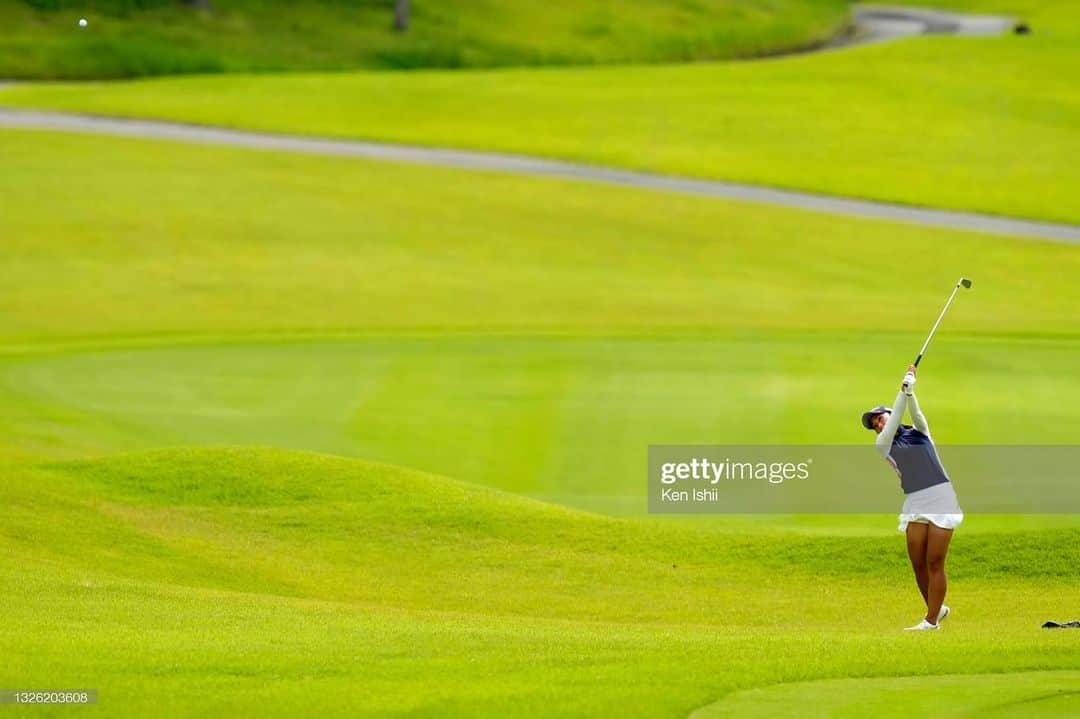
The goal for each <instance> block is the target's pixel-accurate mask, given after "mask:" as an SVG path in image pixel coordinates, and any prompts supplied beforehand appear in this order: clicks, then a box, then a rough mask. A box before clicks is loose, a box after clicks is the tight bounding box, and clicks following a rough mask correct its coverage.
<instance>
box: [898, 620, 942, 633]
mask: <svg viewBox="0 0 1080 719" xmlns="http://www.w3.org/2000/svg"><path fill="white" fill-rule="evenodd" d="M940 628H941V627H940V626H938V625H937V624H931V623H930V622H928V621H926V620H925V619H924V620H922V621H921V622H919V623H918V624H916V625H915V626H913V627H904V631H905V632H922V631H925V630H927V629H940Z"/></svg>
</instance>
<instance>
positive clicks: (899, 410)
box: [874, 390, 907, 457]
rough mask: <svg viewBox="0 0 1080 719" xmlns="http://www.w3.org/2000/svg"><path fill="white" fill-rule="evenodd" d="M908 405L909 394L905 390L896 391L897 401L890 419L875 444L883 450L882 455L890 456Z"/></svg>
mask: <svg viewBox="0 0 1080 719" xmlns="http://www.w3.org/2000/svg"><path fill="white" fill-rule="evenodd" d="M905 407H907V395H906V394H904V390H900V391H899V392H897V393H896V401H895V402H893V408H892V414H890V415H889V419H888V420H886V422H885V427H884V429H882V430H881V434H879V435H878V436H877V439H876V440H875V441H874V444H876V445H877V449H878V452H881V456H882V457H888V456H889V450H890V449H892V441H893V437H895V436H896V430H897V429H899V427H900V422H901V421H902V420H903V419H904V408H905Z"/></svg>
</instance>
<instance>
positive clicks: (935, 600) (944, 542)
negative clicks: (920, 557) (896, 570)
mask: <svg viewBox="0 0 1080 719" xmlns="http://www.w3.org/2000/svg"><path fill="white" fill-rule="evenodd" d="M926 527H927V530H926V571H927V573H928V574H929V575H930V582H929V588H928V591H927V597H926V621H928V622H930V623H931V624H937V616H938V612H940V611H941V604H942V602H944V601H945V589H946V581H945V555H947V554H948V553H949V540H950V539H952V533H953V531H952V530H951V529H942V528H941V527H939V526H937V525H936V524H928V525H926Z"/></svg>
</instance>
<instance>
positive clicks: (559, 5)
mask: <svg viewBox="0 0 1080 719" xmlns="http://www.w3.org/2000/svg"><path fill="white" fill-rule="evenodd" d="M847 4H848V3H847V2H846V0H815V2H810V3H807V2H799V1H798V0H769V1H768V2H759V3H753V4H748V3H739V2H731V0H703V1H702V2H684V3H669V2H663V1H662V0H635V2H614V1H613V0H586V1H585V2H570V1H569V0H558V1H556V2H544V3H533V2H528V1H526V0H484V1H483V2H475V1H474V0H450V1H447V0H440V1H439V2H428V1H426V0H414V2H413V3H412V7H413V11H412V18H411V23H410V27H409V30H408V31H407V32H404V33H400V32H395V31H394V30H393V29H392V20H393V11H392V8H393V2H391V0H383V1H380V0H364V1H363V2H342V1H341V0H331V1H330V2H314V1H311V0H308V1H306V2H297V3H285V2H259V1H258V0H215V1H214V2H213V3H212V8H213V9H212V10H209V11H196V10H193V9H190V8H185V7H184V6H183V5H182V4H181V3H180V2H178V1H176V0H141V1H140V2H137V3H131V2H121V1H120V0H91V1H90V2H47V1H44V0H0V23H3V26H4V27H5V32H4V33H3V35H0V78H3V77H17V78H42V79H45V78H52V79H55V78H69V79H75V78H104V77H132V76H141V75H162V74H176V73H206V72H211V73H213V72H237V71H264V72H265V71H281V70H345V69H357V68H384V69H385V68H419V67H447V68H456V67H494V66H505V65H550V64H569V63H605V62H672V61H685V60H702V59H716V58H730V57H748V56H758V55H766V54H771V53H776V52H780V51H783V50H790V49H793V48H799V47H805V46H808V45H813V44H816V43H820V42H823V41H824V40H826V39H828V38H829V37H831V36H832V35H833V34H834V33H836V32H837V31H838V30H839V29H840V28H841V27H842V26H843V24H844V23H845V22H846V18H847ZM79 17H86V18H87V19H88V20H89V24H88V25H87V27H86V28H79V27H78V25H77V24H76V21H77V19H78V18H79Z"/></svg>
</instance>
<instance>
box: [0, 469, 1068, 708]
mask: <svg viewBox="0 0 1080 719" xmlns="http://www.w3.org/2000/svg"><path fill="white" fill-rule="evenodd" d="M5 478H6V481H5V483H4V494H5V496H4V502H3V503H2V504H0V517H2V518H3V521H2V522H0V546H3V549H4V551H3V552H2V554H0V556H2V557H3V559H2V560H0V573H2V575H3V578H4V579H5V581H4V582H3V583H2V584H0V586H4V587H6V588H7V589H5V590H4V592H3V601H4V606H5V610H4V613H5V619H6V620H7V621H10V622H13V623H15V624H17V625H18V626H20V627H23V628H24V631H19V632H17V633H14V634H13V635H12V636H11V637H10V638H9V641H8V642H7V643H6V647H5V662H4V664H3V666H2V667H0V681H3V682H5V683H7V684H11V685H13V686H16V685H34V686H66V685H73V684H78V685H80V686H94V687H96V688H98V689H99V691H100V692H101V702H102V704H103V705H104V706H105V707H106V708H107V709H108V712H109V714H110V715H113V716H139V715H142V714H144V713H145V712H146V711H148V707H151V706H153V705H155V704H157V705H158V706H157V707H156V709H155V710H154V713H160V712H162V711H163V708H162V707H161V706H160V702H161V698H162V697H163V696H164V695H166V694H168V693H170V692H174V691H176V692H179V691H180V689H181V686H182V687H183V692H184V696H185V698H184V700H183V701H177V702H173V703H170V704H169V706H168V709H167V710H164V711H167V713H168V715H170V716H207V715H211V714H219V713H221V712H225V713H228V714H231V715H243V714H250V713H252V712H253V711H255V708H256V707H258V710H257V711H258V712H259V714H260V715H270V716H279V715H280V716H287V715H293V714H296V713H304V714H308V715H311V714H318V715H320V716H324V715H326V716H339V715H341V716H344V715H349V716H357V715H364V716H367V715H372V716H374V715H380V716H385V715H388V714H399V713H419V714H423V715H439V716H453V715H463V716H475V715H491V716H505V715H522V716H524V715H536V714H544V715H547V716H551V715H565V714H582V713H585V714H592V715H605V714H610V713H611V712H612V711H615V709H616V707H618V710H619V711H620V713H623V714H627V715H628V716H681V715H686V714H687V713H688V712H689V711H690V710H692V709H693V708H694V707H696V706H700V705H705V704H708V703H710V702H713V701H715V700H716V699H718V698H719V697H721V696H722V695H724V694H726V693H727V692H729V691H732V690H735V689H740V688H747V687H752V686H760V685H764V684H777V683H784V682H792V681H806V680H811V679H821V678H839V677H850V676H863V677H875V676H876V677H887V676H895V675H912V674H915V675H919V674H934V675H938V674H951V673H952V674H964V675H970V674H980V673H986V672H991V671H992V672H1010V671H1011V672H1021V671H1027V672H1031V671H1035V670H1041V671H1045V670H1050V669H1057V670H1063V669H1070V670H1073V672H1074V674H1075V671H1076V670H1077V669H1080V664H1078V663H1077V655H1076V653H1075V651H1073V648H1072V646H1071V642H1069V641H1068V640H1069V637H1067V636H1063V634H1054V633H1050V632H1043V631H1042V630H1040V629H1038V628H1037V624H1038V622H1039V621H1040V620H1041V619H1042V618H1043V617H1044V616H1052V615H1054V614H1055V612H1057V613H1060V612H1061V611H1062V607H1063V606H1065V605H1066V604H1067V601H1068V598H1069V597H1071V596H1074V595H1075V591H1076V577H1075V574H1073V573H1071V572H1069V573H1058V574H1048V573H1046V572H1045V571H1040V570H1046V569H1048V568H1052V567H1053V566H1056V560H1054V561H1051V555H1055V556H1056V558H1057V559H1061V560H1064V564H1066V565H1074V564H1075V561H1076V560H1077V559H1078V557H1076V556H1075V553H1076V549H1077V547H1080V542H1078V541H1077V539H1078V537H1077V534H1076V533H1077V531H1078V530H1076V529H1062V530H1054V531H1043V532H1038V533H1031V534H1030V535H1026V536H1025V537H1024V541H1023V542H1019V543H1017V545H1015V547H1013V546H1010V551H1018V552H1019V554H1017V555H1013V556H1014V558H1016V559H1018V560H1022V566H1024V567H1026V568H1027V570H1028V572H1019V573H1018V572H1017V571H1016V570H1015V569H1014V568H1013V567H1011V566H1009V567H1005V566H1004V565H1003V566H1002V568H1001V569H997V570H995V569H994V567H993V566H991V568H990V571H989V572H986V571H982V572H981V573H980V574H979V575H972V574H971V573H970V572H969V571H968V570H967V569H966V565H967V563H968V557H969V552H979V551H980V550H979V546H980V545H986V549H987V550H989V552H990V553H991V554H994V550H995V542H996V541H997V540H998V539H1000V538H1001V535H985V536H983V537H982V538H981V539H979V538H973V539H972V541H970V542H968V541H965V542H963V543H959V542H958V543H957V548H956V551H955V553H954V560H953V561H954V568H955V569H954V577H955V578H956V582H955V586H957V587H959V589H958V590H957V592H956V599H955V600H954V606H957V607H958V610H957V614H956V617H955V618H954V619H953V620H951V621H952V622H953V623H952V624H951V625H950V626H949V627H948V628H947V630H946V631H944V632H942V633H941V634H939V635H936V636H934V637H932V638H931V639H930V640H931V641H933V642H934V650H933V652H932V653H930V652H927V651H926V642H927V638H926V637H925V636H923V637H919V636H910V635H902V634H898V633H897V631H896V629H897V627H898V626H899V625H900V624H902V623H904V622H906V621H908V620H909V618H910V617H911V616H912V615H913V614H917V607H915V606H913V602H912V601H911V596H910V595H911V594H913V592H897V591H896V587H897V586H898V585H902V583H903V582H904V581H905V580H906V571H907V570H906V568H905V566H904V560H903V557H902V547H901V546H900V540H899V538H898V537H895V536H889V537H885V536H880V535H875V536H869V537H862V538H849V539H846V540H843V541H840V540H835V539H830V538H820V537H813V536H803V535H800V534H786V535H776V536H772V537H764V538H762V537H759V538H757V539H756V540H753V541H748V540H746V539H744V538H740V537H739V536H738V535H729V536H725V535H717V534H715V533H702V532H700V531H698V530H693V529H690V528H686V527H677V526H663V525H657V524H647V523H641V522H637V521H629V520H615V519H606V518H602V517H597V516H594V515H587V514H580V513H575V512H571V511H568V510H565V509H561V508H558V507H553V506H550V505H544V504H539V503H534V502H530V501H528V500H523V499H520V498H516V497H513V496H510V495H504V494H500V493H496V492H492V491H490V490H483V489H478V488H476V487H473V486H469V485H464V484H460V483H456V482H452V481H450V480H445V479H441V478H437V477H431V476H426V475H419V474H416V473H413V472H407V471H403V470H400V469H396V468H393V467H388V466H378V465H370V464H366V463H360V462H355V461H349V460H342V459H335V458H329V457H323V456H317V455H306V454H293V453H287V452H282V451H274V450H247V449H221V450H205V449H203V450H199V449H181V450H172V451H159V452H155V453H152V454H146V455H129V456H123V457H116V458H111V459H108V460H104V461H93V462H85V461H84V462H76V463H65V464H50V465H47V466H41V467H37V468H32V467H27V466H17V467H9V468H7V469H5ZM193 480H197V481H193ZM222 487H227V488H229V490H228V491H227V492H225V493H222V492H219V491H216V489H215V488H222ZM1062 552H1064V554H1062ZM998 554H999V556H1000V555H1001V552H1000V549H999V550H998ZM826 558H828V559H826ZM43 598H48V599H49V601H48V603H43V602H42V599H43ZM860 606H861V607H866V606H873V608H874V609H873V611H872V612H866V613H864V614H863V616H862V617H861V618H860V621H859V622H857V623H853V622H851V621H850V616H851V611H852V608H853V607H860ZM58 617H63V621H62V622H59V621H57V618H58ZM29 627H33V631H29V630H27V629H28V628H29ZM466 657H467V658H468V659H467V660H463V658H466ZM180 668H182V670H180ZM1074 674H1063V675H1048V676H1047V677H1046V678H1045V681H1042V682H1041V683H1039V682H1028V683H1027V685H1026V686H1020V685H1016V686H1013V687H1012V691H1011V693H1010V694H1008V696H1010V697H1012V696H1016V697H1020V698H1026V697H1030V696H1033V695H1038V694H1040V693H1044V691H1045V689H1046V687H1047V686H1048V685H1049V683H1050V682H1052V681H1054V680H1058V679H1061V680H1068V679H1070V678H1071V677H1072V676H1074ZM963 679H964V678H963V677H960V678H959V680H960V681H961V682H962V681H963ZM631 680H632V681H631ZM957 681H958V679H957V678H949V677H945V678H939V677H930V678H927V679H926V683H925V684H924V685H923V687H924V688H933V687H936V686H938V685H939V684H945V683H947V682H951V683H952V686H954V687H955V685H956V683H957ZM973 681H976V682H983V683H982V685H981V686H984V687H985V686H986V684H985V679H983V678H980V677H973ZM584 687H588V691H585V690H584ZM879 689H880V688H879V687H878V684H877V683H875V682H867V683H866V684H865V685H861V684H859V683H858V682H854V683H853V684H852V685H851V686H850V691H851V692H854V693H858V692H866V693H867V695H868V696H872V695H874V694H875V693H876V692H878V691H879ZM1025 689H1026V691H1025ZM628 696H630V697H632V698H633V702H632V703H631V704H630V706H627V705H626V701H627V697H628ZM1001 696H1005V695H1001ZM965 706H967V705H965ZM905 711H906V707H905V706H904V705H902V704H900V705H892V706H886V707H884V708H883V709H882V711H881V714H880V715H881V716H883V717H888V716H902V715H905V714H904V712H905ZM742 715H744V716H745V715H746V714H742Z"/></svg>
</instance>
